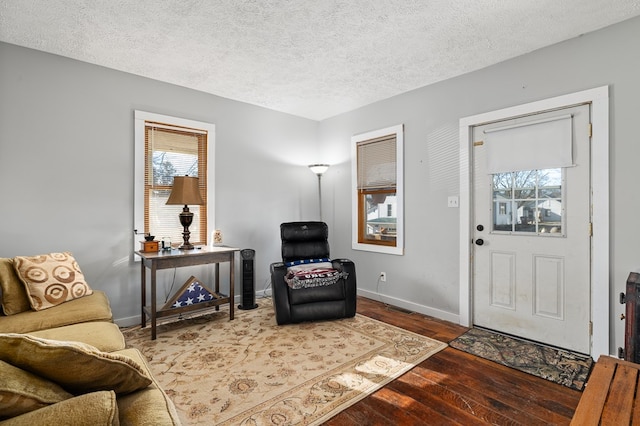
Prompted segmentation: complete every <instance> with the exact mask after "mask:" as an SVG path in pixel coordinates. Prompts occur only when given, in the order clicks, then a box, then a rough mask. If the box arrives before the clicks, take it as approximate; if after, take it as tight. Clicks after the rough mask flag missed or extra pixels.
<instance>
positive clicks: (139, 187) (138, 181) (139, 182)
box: [133, 110, 216, 260]
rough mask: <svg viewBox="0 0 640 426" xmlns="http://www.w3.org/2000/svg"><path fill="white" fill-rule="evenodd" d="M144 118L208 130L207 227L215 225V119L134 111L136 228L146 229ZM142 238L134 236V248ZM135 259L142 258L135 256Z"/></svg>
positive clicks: (134, 213) (134, 202) (134, 204)
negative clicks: (198, 119)
mask: <svg viewBox="0 0 640 426" xmlns="http://www.w3.org/2000/svg"><path fill="white" fill-rule="evenodd" d="M145 121H154V122H159V123H168V124H173V125H176V126H181V127H188V128H191V129H199V130H203V131H205V132H206V133H207V158H208V161H207V169H208V170H207V230H213V229H215V223H216V221H215V210H214V206H215V203H214V201H215V193H216V191H215V157H214V153H215V144H216V126H215V125H214V124H212V123H205V122H202V121H194V120H188V119H185V118H178V117H172V116H169V115H162V114H155V113H152V112H146V111H139V110H135V111H134V156H133V161H134V167H133V180H134V184H133V229H134V230H136V229H137V230H138V232H143V230H144V126H145ZM138 241H139V238H137V237H136V238H134V239H133V250H134V251H136V250H139V249H140V246H139V242H138ZM134 260H139V258H138V257H137V256H134Z"/></svg>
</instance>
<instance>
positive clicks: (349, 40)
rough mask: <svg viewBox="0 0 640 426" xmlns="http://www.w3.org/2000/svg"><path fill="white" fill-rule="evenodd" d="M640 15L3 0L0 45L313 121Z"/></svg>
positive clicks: (512, 1)
mask: <svg viewBox="0 0 640 426" xmlns="http://www.w3.org/2000/svg"><path fill="white" fill-rule="evenodd" d="M637 15H640V0H298V1H296V0H163V1H156V0H0V40H1V41H5V42H8V43H12V44H16V45H20V46H25V47H29V48H33V49H38V50H42V51H45V52H50V53H54V54H58V55H62V56H67V57H70V58H74V59H78V60H81V61H86V62H90V63H93V64H98V65H102V66H105V67H109V68H114V69H117V70H121V71H126V72H130V73H133V74H137V75H141V76H145V77H150V78H153V79H157V80H162V81H166V82H170V83H173V84H177V85H180V86H184V87H189V88H192V89H197V90H201V91H204V92H209V93H213V94H216V95H219V96H223V97H227V98H231V99H235V100H239V101H243V102H248V103H251V104H255V105H260V106H264V107H267V108H271V109H274V110H278V111H284V112H288V113H291V114H295V115H299V116H303V117H308V118H311V119H315V120H321V119H324V118H327V117H330V116H333V115H336V114H339V113H342V112H345V111H349V110H352V109H355V108H358V107H360V106H363V105H367V104H369V103H372V102H375V101H378V100H381V99H385V98H388V97H391V96H394V95H397V94H399V93H403V92H406V91H409V90H412V89H415V88H418V87H422V86H426V85H428V84H431V83H435V82H437V81H441V80H444V79H447V78H451V77H454V76H457V75H460V74H464V73H467V72H470V71H473V70H477V69H480V68H483V67H486V66H489V65H492V64H495V63H497V62H500V61H504V60H506V59H509V58H512V57H515V56H518V55H522V54H524V53H527V52H531V51H533V50H535V49H539V48H541V47H544V46H548V45H550V44H554V43H557V42H560V41H563V40H567V39H570V38H573V37H577V36H579V35H581V34H584V33H586V32H590V31H594V30H597V29H599V28H602V27H605V26H607V25H611V24H614V23H616V22H620V21H622V20H625V19H628V18H631V17H634V16H637ZM0 60H1V58H0Z"/></svg>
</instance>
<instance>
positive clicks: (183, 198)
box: [167, 176, 204, 206]
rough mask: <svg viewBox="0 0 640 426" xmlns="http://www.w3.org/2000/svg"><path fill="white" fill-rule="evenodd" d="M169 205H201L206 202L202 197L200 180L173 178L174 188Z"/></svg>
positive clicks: (186, 177) (189, 177)
mask: <svg viewBox="0 0 640 426" xmlns="http://www.w3.org/2000/svg"><path fill="white" fill-rule="evenodd" d="M167 204H176V205H184V206H186V205H189V204H191V205H201V204H204V200H203V199H202V196H201V195H200V188H199V185H198V178H197V177H194V176H175V177H174V178H173V188H171V195H169V199H168V200H167Z"/></svg>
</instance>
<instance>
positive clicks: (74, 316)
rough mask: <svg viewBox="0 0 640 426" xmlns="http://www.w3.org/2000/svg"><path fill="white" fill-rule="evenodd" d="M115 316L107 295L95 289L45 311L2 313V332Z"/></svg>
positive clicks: (106, 318) (102, 319)
mask: <svg viewBox="0 0 640 426" xmlns="http://www.w3.org/2000/svg"><path fill="white" fill-rule="evenodd" d="M112 319H113V316H112V314H111V307H110V306H109V299H107V295H106V294H105V293H104V292H102V291H99V290H94V292H93V294H92V295H91V296H86V297H82V298H80V299H75V300H71V301H70V302H66V303H63V304H62V305H58V306H54V307H53V308H49V309H45V310H44V311H32V310H29V311H26V312H21V313H19V314H16V315H8V316H3V315H0V332H1V333H28V332H31V331H36V330H45V329H48V328H54V327H62V326H65V325H71V324H79V323H82V322H88V321H109V322H111V321H112Z"/></svg>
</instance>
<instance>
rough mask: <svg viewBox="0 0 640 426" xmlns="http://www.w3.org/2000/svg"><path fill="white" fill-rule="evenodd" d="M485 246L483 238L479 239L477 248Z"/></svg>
mask: <svg viewBox="0 0 640 426" xmlns="http://www.w3.org/2000/svg"><path fill="white" fill-rule="evenodd" d="M483 244H484V240H483V239H482V238H478V239H477V240H476V245H477V246H481V245H483Z"/></svg>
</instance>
